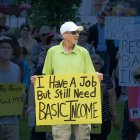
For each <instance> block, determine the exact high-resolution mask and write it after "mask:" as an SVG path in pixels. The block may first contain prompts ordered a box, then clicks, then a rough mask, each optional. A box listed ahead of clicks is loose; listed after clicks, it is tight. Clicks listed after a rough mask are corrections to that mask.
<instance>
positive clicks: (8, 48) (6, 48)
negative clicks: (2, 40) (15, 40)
mask: <svg viewBox="0 0 140 140" xmlns="http://www.w3.org/2000/svg"><path fill="white" fill-rule="evenodd" d="M11 49H12V47H10V46H9V47H4V46H2V47H0V50H11Z"/></svg>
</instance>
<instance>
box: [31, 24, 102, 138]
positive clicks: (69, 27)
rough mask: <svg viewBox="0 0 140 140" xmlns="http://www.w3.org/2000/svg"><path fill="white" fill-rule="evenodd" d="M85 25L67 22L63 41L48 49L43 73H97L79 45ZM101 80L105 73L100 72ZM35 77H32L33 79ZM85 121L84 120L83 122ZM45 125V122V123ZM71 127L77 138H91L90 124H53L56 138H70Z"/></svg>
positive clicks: (62, 30) (62, 27) (62, 28)
mask: <svg viewBox="0 0 140 140" xmlns="http://www.w3.org/2000/svg"><path fill="white" fill-rule="evenodd" d="M82 30H83V26H77V25H76V24H75V23H73V22H65V23H64V24H63V25H62V26H61V28H60V32H61V35H62V37H63V41H62V42H61V43H60V44H59V45H56V46H54V47H52V48H50V49H49V50H48V53H47V56H46V59H45V63H44V68H43V72H42V73H43V74H45V75H53V74H54V75H57V74H86V73H87V74H88V73H95V69H94V67H93V64H92V61H91V59H90V56H89V53H88V52H87V50H86V49H84V48H83V47H80V46H78V45H77V42H78V38H79V33H80V31H82ZM98 77H99V79H100V80H102V79H103V75H102V74H100V73H98ZM33 79H34V77H32V78H31V80H32V81H33ZM83 123H84V122H83ZM44 125H45V124H44ZM71 127H73V129H74V133H75V138H76V140H90V129H91V127H90V125H87V124H79V125H68V124H67V125H53V126H52V133H53V138H54V140H70V136H71Z"/></svg>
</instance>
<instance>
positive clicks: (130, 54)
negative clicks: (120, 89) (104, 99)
mask: <svg viewBox="0 0 140 140" xmlns="http://www.w3.org/2000/svg"><path fill="white" fill-rule="evenodd" d="M119 52H120V59H119V84H120V85H121V86H140V40H131V41H129V40H123V41H120V47H119Z"/></svg>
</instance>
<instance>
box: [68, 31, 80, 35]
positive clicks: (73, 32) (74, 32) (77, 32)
mask: <svg viewBox="0 0 140 140" xmlns="http://www.w3.org/2000/svg"><path fill="white" fill-rule="evenodd" d="M68 33H69V34H72V35H76V34H80V32H79V31H69V32H68Z"/></svg>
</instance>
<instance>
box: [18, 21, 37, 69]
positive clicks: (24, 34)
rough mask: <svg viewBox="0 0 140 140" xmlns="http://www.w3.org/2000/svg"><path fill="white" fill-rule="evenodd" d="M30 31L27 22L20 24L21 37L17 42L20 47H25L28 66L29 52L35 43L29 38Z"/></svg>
mask: <svg viewBox="0 0 140 140" xmlns="http://www.w3.org/2000/svg"><path fill="white" fill-rule="evenodd" d="M30 31H31V29H30V26H29V25H28V24H26V23H24V24H22V25H21V26H20V32H21V37H20V38H19V39H18V42H19V45H20V47H23V46H24V47H26V48H27V50H28V55H27V58H28V61H29V66H30V68H31V61H30V57H31V52H32V49H33V47H34V46H36V45H37V42H36V40H34V39H32V38H31V35H30Z"/></svg>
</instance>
